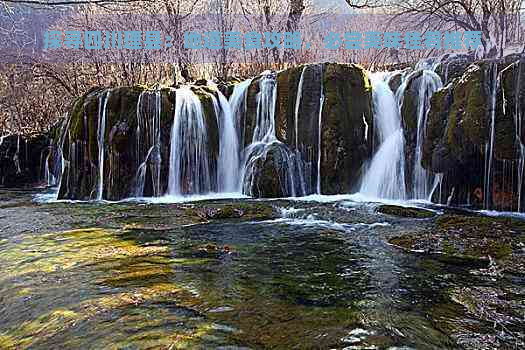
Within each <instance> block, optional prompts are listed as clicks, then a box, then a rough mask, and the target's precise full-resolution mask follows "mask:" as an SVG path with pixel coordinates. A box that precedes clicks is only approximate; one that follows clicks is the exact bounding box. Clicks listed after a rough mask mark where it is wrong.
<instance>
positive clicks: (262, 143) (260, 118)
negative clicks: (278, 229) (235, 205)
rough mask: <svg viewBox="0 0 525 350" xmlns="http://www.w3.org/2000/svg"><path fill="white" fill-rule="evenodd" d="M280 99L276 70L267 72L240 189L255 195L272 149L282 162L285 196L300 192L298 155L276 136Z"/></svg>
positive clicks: (242, 168) (261, 80)
mask: <svg viewBox="0 0 525 350" xmlns="http://www.w3.org/2000/svg"><path fill="white" fill-rule="evenodd" d="M276 101H277V80H276V76H275V73H273V72H270V71H266V72H263V73H261V78H260V79H259V92H258V94H257V96H256V102H257V115H256V120H255V129H254V132H253V137H252V142H251V143H250V144H249V145H248V146H247V147H246V148H245V149H244V151H243V161H242V167H241V176H240V178H241V182H240V191H241V192H242V193H245V194H248V195H253V193H252V189H253V188H254V181H255V180H256V178H257V176H258V174H259V171H260V170H261V169H260V168H259V166H260V165H261V162H264V161H265V160H266V158H267V156H268V154H269V152H270V151H273V152H274V155H275V156H277V158H278V159H279V161H281V162H282V164H280V165H279V170H281V171H282V172H280V178H279V183H280V186H281V191H282V192H283V193H284V194H285V195H290V196H292V197H295V196H296V195H297V187H296V186H297V184H296V179H297V177H298V175H297V172H298V168H297V165H296V162H295V157H294V155H293V154H292V152H291V151H290V149H289V148H288V146H286V145H285V144H284V143H282V142H280V141H279V140H278V139H277V137H276V135H275V105H276Z"/></svg>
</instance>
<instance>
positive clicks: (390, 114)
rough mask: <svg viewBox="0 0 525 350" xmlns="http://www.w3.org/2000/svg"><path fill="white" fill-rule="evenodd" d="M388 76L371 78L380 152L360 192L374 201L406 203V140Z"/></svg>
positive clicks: (376, 74)
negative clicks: (386, 199)
mask: <svg viewBox="0 0 525 350" xmlns="http://www.w3.org/2000/svg"><path fill="white" fill-rule="evenodd" d="M385 79H388V76H386V75H384V74H382V73H374V74H370V80H371V83H372V92H373V103H374V123H375V130H377V136H378V140H379V145H380V146H379V149H378V150H377V152H376V154H375V155H374V157H373V159H372V162H371V164H370V166H369V167H368V170H367V172H366V174H365V176H364V178H363V180H362V184H361V188H360V190H359V192H360V193H362V194H363V195H365V196H369V197H372V198H388V199H405V198H406V188H405V175H404V174H405V152H404V144H405V139H404V136H403V129H402V127H401V117H400V115H399V108H398V105H397V101H396V99H395V97H394V94H393V92H392V90H391V89H390V87H389V86H388V81H387V80H385Z"/></svg>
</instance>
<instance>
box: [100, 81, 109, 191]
mask: <svg viewBox="0 0 525 350" xmlns="http://www.w3.org/2000/svg"><path fill="white" fill-rule="evenodd" d="M109 94H110V90H108V91H107V92H105V93H103V94H101V95H100V96H99V100H98V184H97V200H102V195H103V191H104V147H105V146H104V138H105V135H106V111H107V104H108V99H109Z"/></svg>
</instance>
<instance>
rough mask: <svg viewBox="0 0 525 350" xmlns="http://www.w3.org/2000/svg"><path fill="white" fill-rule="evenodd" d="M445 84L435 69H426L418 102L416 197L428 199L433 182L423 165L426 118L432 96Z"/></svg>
mask: <svg viewBox="0 0 525 350" xmlns="http://www.w3.org/2000/svg"><path fill="white" fill-rule="evenodd" d="M442 87H443V84H442V82H441V78H440V77H439V75H437V74H436V73H435V72H434V71H431V70H424V71H423V75H422V76H421V81H420V86H419V99H418V104H417V141H416V142H417V143H416V157H415V161H414V180H413V181H414V188H413V196H414V198H415V199H428V197H429V195H430V190H431V188H430V187H429V185H430V183H431V182H432V179H431V175H430V174H429V173H428V172H427V171H426V170H425V169H424V168H423V166H421V160H422V157H423V142H424V140H425V130H426V120H427V115H428V112H429V110H430V98H431V97H432V95H433V94H434V92H436V91H437V90H439V89H441V88H442Z"/></svg>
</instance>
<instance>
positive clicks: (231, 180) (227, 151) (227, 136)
mask: <svg viewBox="0 0 525 350" xmlns="http://www.w3.org/2000/svg"><path fill="white" fill-rule="evenodd" d="M217 96H218V99H217V98H216V97H215V95H214V94H211V97H212V100H213V106H214V109H215V115H216V116H217V124H218V125H219V159H218V161H217V184H218V190H219V192H235V191H237V189H238V186H239V185H238V178H239V177H238V176H239V175H238V171H239V140H238V137H237V131H236V129H235V124H236V121H235V116H234V114H233V112H232V108H231V107H230V103H228V100H227V99H226V97H224V95H223V94H222V93H221V92H220V91H219V90H217Z"/></svg>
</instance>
